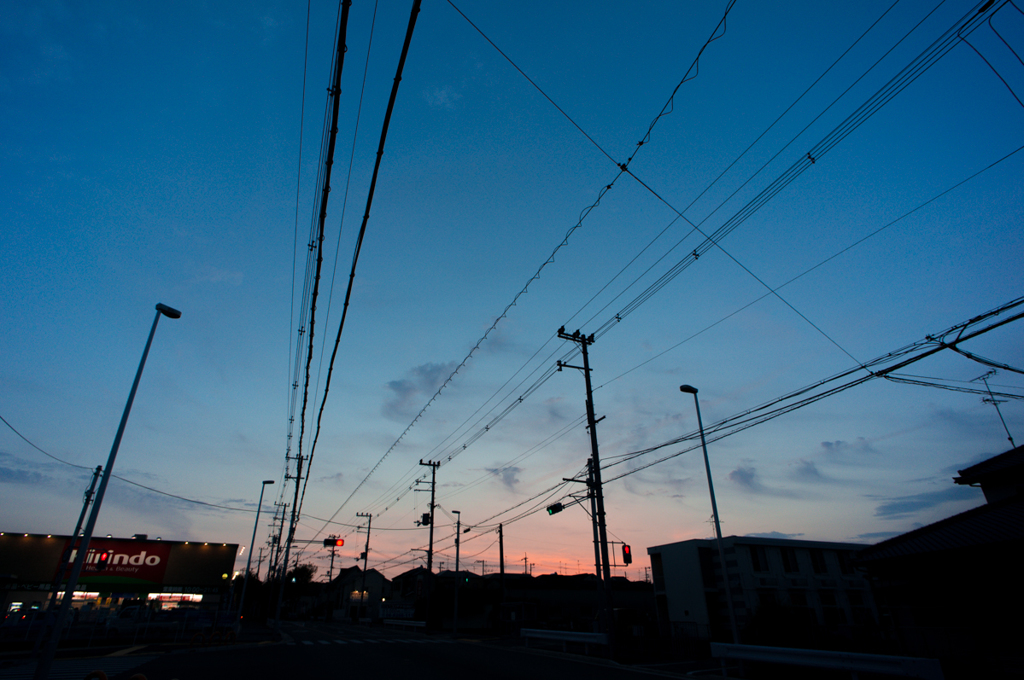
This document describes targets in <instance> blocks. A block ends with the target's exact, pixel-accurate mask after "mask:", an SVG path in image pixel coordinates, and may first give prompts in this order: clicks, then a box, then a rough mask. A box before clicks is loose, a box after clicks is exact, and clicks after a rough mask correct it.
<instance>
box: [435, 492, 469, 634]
mask: <svg viewBox="0 0 1024 680" xmlns="http://www.w3.org/2000/svg"><path fill="white" fill-rule="evenodd" d="M452 514H453V515H455V617H454V618H453V619H452V635H458V634H459V581H461V580H462V577H460V576H459V542H460V540H459V539H460V537H461V536H462V513H461V512H459V511H458V510H452ZM430 526H431V527H433V526H434V523H433V522H431V523H430Z"/></svg>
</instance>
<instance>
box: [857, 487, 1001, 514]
mask: <svg viewBox="0 0 1024 680" xmlns="http://www.w3.org/2000/svg"><path fill="white" fill-rule="evenodd" d="M980 495H981V491H980V490H977V489H970V488H964V487H959V486H952V485H951V486H949V487H947V488H944V489H941V490H938V491H925V492H923V493H915V494H911V495H909V496H897V497H896V498H890V499H887V500H885V501H883V502H882V503H881V504H880V505H879V506H878V507H877V508H875V516H876V517H884V518H885V519H903V518H904V517H909V516H910V515H913V514H914V513H917V512H921V511H922V510H928V509H930V508H934V507H936V506H939V505H942V504H943V503H952V502H955V501H969V500H973V499H977V498H979V496H980Z"/></svg>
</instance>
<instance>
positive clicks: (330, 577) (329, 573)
mask: <svg viewBox="0 0 1024 680" xmlns="http://www.w3.org/2000/svg"><path fill="white" fill-rule="evenodd" d="M331 538H336V537H335V536H331ZM337 548H338V546H336V545H335V544H333V543H331V568H330V569H328V570H327V582H328V583H330V582H331V581H333V580H334V552H335V551H336V550H337Z"/></svg>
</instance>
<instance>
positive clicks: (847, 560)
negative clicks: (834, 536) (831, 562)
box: [838, 552, 854, 574]
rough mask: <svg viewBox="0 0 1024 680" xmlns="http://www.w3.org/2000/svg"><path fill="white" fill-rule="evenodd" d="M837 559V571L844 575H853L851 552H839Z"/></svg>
mask: <svg viewBox="0 0 1024 680" xmlns="http://www.w3.org/2000/svg"><path fill="white" fill-rule="evenodd" d="M838 557H839V571H841V572H843V573H844V574H852V573H854V570H853V553H851V552H841V553H838Z"/></svg>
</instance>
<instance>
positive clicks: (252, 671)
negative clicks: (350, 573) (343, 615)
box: [0, 622, 680, 680]
mask: <svg viewBox="0 0 1024 680" xmlns="http://www.w3.org/2000/svg"><path fill="white" fill-rule="evenodd" d="M282 632H283V633H284V641H282V642H264V643H260V644H238V645H232V646H221V647H210V648H201V649H194V650H177V651H169V652H166V653H160V647H159V646H140V647H138V648H133V649H125V650H122V651H121V652H119V653H117V654H116V655H112V656H103V657H94V658H92V659H58V660H57V661H56V662H55V663H54V666H53V672H52V673H51V680H80V679H81V678H83V677H85V674H86V673H89V672H90V671H93V670H103V671H104V672H106V674H107V676H108V677H109V678H110V680H128V679H129V678H132V677H134V676H135V675H136V674H139V673H141V674H142V675H144V676H145V678H146V680H224V679H225V678H256V679H259V680H264V679H267V680H270V679H273V678H288V679H289V680H290V679H293V678H321V677H339V676H341V675H344V676H345V677H356V678H415V680H451V679H452V678H487V680H506V679H507V680H567V679H571V678H578V677H586V678H588V680H638V679H639V678H644V679H646V680H650V678H652V677H659V676H660V677H680V675H678V674H669V673H658V672H652V671H645V670H644V669H638V668H631V667H628V666H620V665H618V664H614V663H611V662H607V661H604V660H601V659H591V658H588V657H584V656H577V655H568V654H560V653H552V652H545V651H540V650H532V649H525V648H523V647H520V646H517V645H515V644H510V643H509V642H508V641H506V642H504V643H493V644H492V643H488V642H486V641H477V640H470V639H453V638H452V637H451V636H449V635H425V634H423V633H418V632H412V631H400V630H391V629H382V628H376V627H374V628H370V627H366V626H355V625H349V624H340V623H322V622H317V623H313V622H309V623H291V622H285V623H284V624H283V627H282ZM137 655H144V656H137ZM33 670H34V664H32V663H26V664H23V665H19V666H17V667H9V668H0V680H23V679H27V678H31V677H32V671H33Z"/></svg>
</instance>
